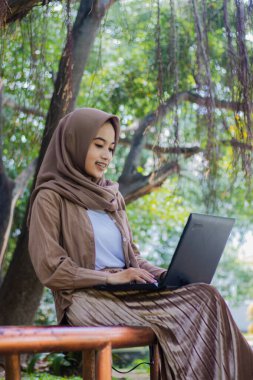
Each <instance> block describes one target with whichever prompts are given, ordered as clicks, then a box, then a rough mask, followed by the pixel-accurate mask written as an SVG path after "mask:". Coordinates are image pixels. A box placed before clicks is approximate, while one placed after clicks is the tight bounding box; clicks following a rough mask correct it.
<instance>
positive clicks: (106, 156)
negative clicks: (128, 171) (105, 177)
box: [101, 150, 110, 160]
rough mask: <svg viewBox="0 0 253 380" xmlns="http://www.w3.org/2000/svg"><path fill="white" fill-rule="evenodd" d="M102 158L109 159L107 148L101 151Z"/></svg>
mask: <svg viewBox="0 0 253 380" xmlns="http://www.w3.org/2000/svg"><path fill="white" fill-rule="evenodd" d="M101 157H102V158H103V159H104V160H109V159H110V152H108V150H104V151H103V152H102V156H101Z"/></svg>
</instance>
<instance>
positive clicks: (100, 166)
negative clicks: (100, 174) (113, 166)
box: [96, 162, 107, 170]
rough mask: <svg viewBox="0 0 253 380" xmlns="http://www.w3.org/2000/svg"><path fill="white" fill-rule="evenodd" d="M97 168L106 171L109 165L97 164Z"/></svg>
mask: <svg viewBox="0 0 253 380" xmlns="http://www.w3.org/2000/svg"><path fill="white" fill-rule="evenodd" d="M96 166H97V167H98V168H99V169H100V170H105V169H106V167H107V165H106V164H105V163H103V162H96Z"/></svg>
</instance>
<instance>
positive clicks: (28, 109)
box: [3, 97, 46, 118]
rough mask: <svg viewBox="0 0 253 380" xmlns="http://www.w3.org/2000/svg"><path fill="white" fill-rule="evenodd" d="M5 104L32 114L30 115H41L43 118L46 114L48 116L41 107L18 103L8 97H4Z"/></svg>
mask: <svg viewBox="0 0 253 380" xmlns="http://www.w3.org/2000/svg"><path fill="white" fill-rule="evenodd" d="M3 106H5V107H9V108H12V109H13V110H15V111H19V112H23V113H25V114H30V115H34V116H41V117H43V118H45V116H46V115H45V114H44V113H43V112H42V111H40V110H39V109H36V108H33V107H25V106H22V105H21V104H18V103H16V102H14V101H13V100H12V99H10V98H6V97H4V98H3Z"/></svg>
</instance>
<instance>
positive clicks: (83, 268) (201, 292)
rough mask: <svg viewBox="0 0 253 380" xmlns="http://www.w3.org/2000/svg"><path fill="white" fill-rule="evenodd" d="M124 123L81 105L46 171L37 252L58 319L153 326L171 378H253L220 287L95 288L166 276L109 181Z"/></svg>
mask: <svg viewBox="0 0 253 380" xmlns="http://www.w3.org/2000/svg"><path fill="white" fill-rule="evenodd" d="M119 128H120V127H119V120H118V118H117V117H116V116H114V115H110V114H108V113H105V112H103V111H100V110H97V109H92V108H83V109H77V110H75V111H74V112H72V113H70V114H68V115H67V116H65V117H64V118H63V119H62V120H61V121H60V123H59V126H58V127H57V129H56V130H55V132H54V135H53V137H52V139H51V142H50V144H49V147H48V149H47V152H46V155H45V157H44V160H43V163H42V166H41V168H40V171H39V174H38V178H37V182H36V186H35V190H34V191H33V193H32V197H31V204H30V213H29V217H28V224H29V228H30V234H29V251H30V255H31V259H32V263H33V265H34V268H35V271H36V273H37V275H38V277H39V279H40V281H41V282H42V283H43V284H44V285H45V286H47V287H49V288H50V289H52V291H53V294H54V300H55V306H56V312H57V318H58V321H59V322H61V321H62V320H63V318H66V319H67V321H68V323H69V324H70V325H73V326H116V325H121V326H150V327H151V328H152V329H153V331H154V332H155V333H156V335H157V337H158V341H159V345H160V349H161V350H160V351H161V363H160V372H161V379H162V380H169V379H177V380H180V379H182V380H193V379H195V380H208V379H210V380H214V379H217V380H218V379H222V380H232V379H233V380H250V379H253V352H252V350H251V348H250V346H249V345H248V343H247V342H246V340H245V339H244V337H243V336H242V335H241V333H240V331H239V329H238V328H237V326H236V325H235V322H234V321H233V319H232V317H231V314H230V312H229V310H228V308H227V306H226V304H225V302H224V300H223V299H222V297H221V296H220V295H219V293H218V292H217V291H216V290H215V289H214V288H213V287H212V286H210V285H206V284H193V285H189V286H185V287H182V288H180V289H178V290H175V291H173V292H172V291H168V290H164V291H162V292H150V293H147V292H140V291H130V292H105V291H103V292H101V291H99V290H95V289H93V288H92V287H93V286H94V285H98V284H106V283H110V284H120V283H127V282H130V281H137V282H139V283H145V282H153V281H155V280H157V279H159V277H160V276H162V275H163V274H164V273H165V270H164V269H161V268H158V267H156V266H154V265H151V264H150V263H149V262H147V261H146V260H144V259H142V258H141V256H140V253H139V252H138V250H137V248H136V246H135V245H134V243H133V239H132V233H131V230H130V227H129V224H128V220H127V215H126V211H125V204H124V200H123V197H122V195H121V194H120V192H119V190H118V184H117V183H113V182H111V181H108V180H106V179H105V178H104V174H103V173H104V171H105V170H106V168H107V167H108V165H109V164H110V161H111V160H112V158H113V154H114V151H115V148H116V145H117V143H118V139H119Z"/></svg>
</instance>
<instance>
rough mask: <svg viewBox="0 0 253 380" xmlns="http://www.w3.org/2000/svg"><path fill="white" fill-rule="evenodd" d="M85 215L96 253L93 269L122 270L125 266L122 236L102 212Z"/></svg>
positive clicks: (91, 211) (89, 212)
mask: <svg viewBox="0 0 253 380" xmlns="http://www.w3.org/2000/svg"><path fill="white" fill-rule="evenodd" d="M87 213H88V216H89V218H90V221H91V224H92V227H93V232H94V239H95V251H96V262H95V269H96V270H100V269H103V268H106V267H110V268H114V267H116V268H123V267H124V266H125V259H124V254H123V247H122V236H121V233H120V231H119V229H118V227H117V226H116V224H115V223H114V221H113V220H112V219H111V218H110V216H109V215H108V214H107V213H106V212H104V211H100V210H99V211H98V210H96V211H94V210H87Z"/></svg>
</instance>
